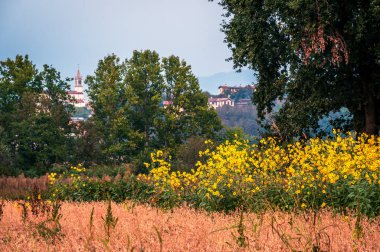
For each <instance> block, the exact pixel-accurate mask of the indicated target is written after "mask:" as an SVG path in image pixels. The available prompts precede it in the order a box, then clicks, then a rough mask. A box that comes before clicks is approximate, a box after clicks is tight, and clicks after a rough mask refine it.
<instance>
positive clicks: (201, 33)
mask: <svg viewBox="0 0 380 252" xmlns="http://www.w3.org/2000/svg"><path fill="white" fill-rule="evenodd" d="M221 14H222V8H221V7H220V6H219V5H218V4H217V3H215V2H213V3H210V2H208V1H207V0H102V1H101V0H61V1H58V0H1V1H0V31H1V32H0V41H1V47H0V58H1V59H2V60H3V59H5V58H7V57H14V56H15V55H16V54H29V55H30V58H31V59H32V60H33V61H34V62H35V63H36V64H37V65H40V64H44V63H47V64H52V65H53V66H54V67H56V68H57V69H58V70H60V71H61V72H62V74H63V75H64V76H65V75H73V74H74V73H75V70H76V67H77V64H80V68H81V69H83V72H86V73H87V74H88V73H91V72H93V70H94V69H95V67H96V64H97V62H98V60H99V59H101V58H103V57H104V56H105V55H107V54H110V53H116V54H117V55H118V56H120V57H122V58H125V57H128V56H130V55H131V52H132V51H133V50H134V49H137V50H141V49H153V50H156V51H157V52H158V53H159V54H160V55H162V56H168V55H170V54H175V55H178V56H180V57H181V58H184V59H185V60H186V61H188V63H190V64H191V65H192V66H193V71H194V73H195V74H196V75H198V76H207V75H212V74H214V73H217V72H225V71H231V70H232V64H231V63H227V62H225V59H226V58H227V57H229V54H230V52H229V50H228V49H227V46H226V44H224V43H223V38H224V35H223V33H222V32H221V31H220V23H221V20H222V17H221Z"/></svg>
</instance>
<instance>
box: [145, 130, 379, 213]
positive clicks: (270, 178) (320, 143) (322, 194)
mask: <svg viewBox="0 0 380 252" xmlns="http://www.w3.org/2000/svg"><path fill="white" fill-rule="evenodd" d="M334 133H335V136H334V137H333V138H332V139H320V138H312V139H310V140H309V141H307V142H301V141H298V142H295V143H290V144H287V145H284V144H283V143H280V142H279V141H277V140H276V139H274V138H264V139H261V140H260V141H259V142H258V143H256V144H253V145H250V144H248V142H247V141H238V140H235V141H233V142H229V141H226V142H225V143H223V144H221V145H219V146H218V147H217V148H216V149H215V150H213V151H211V150H210V149H207V150H205V151H203V152H201V153H200V156H205V157H206V158H207V159H206V161H205V162H203V163H202V162H198V163H197V164H196V167H195V169H192V170H191V172H174V171H171V166H170V158H166V157H165V155H164V153H163V152H162V151H158V152H157V153H155V154H152V156H151V158H152V163H151V164H146V166H147V168H149V169H150V173H149V174H148V175H140V177H139V179H140V180H142V181H145V182H147V183H150V184H152V185H153V186H154V188H155V191H156V192H157V194H158V195H160V197H162V195H163V194H174V195H176V197H177V196H179V197H180V198H181V199H182V200H183V201H185V200H186V201H190V202H194V203H195V204H198V205H199V206H203V205H210V204H211V205H212V204H214V205H215V204H222V203H223V204H229V203H231V202H234V204H236V202H239V204H246V205H250V206H254V205H257V204H259V205H260V204H261V205H262V204H263V202H270V203H274V204H276V205H281V206H283V207H285V208H293V207H296V208H299V209H304V208H321V207H322V208H323V207H325V206H330V207H354V206H355V204H356V203H355V201H357V199H358V197H359V196H358V191H361V192H363V191H367V190H371V191H372V192H373V191H374V192H375V195H377V194H376V193H379V191H380V190H379V188H380V137H375V136H368V135H365V134H361V135H356V134H354V133H347V134H346V135H344V136H343V134H341V133H340V132H334ZM350 195H351V196H350ZM368 195H369V194H368ZM368 195H367V196H368ZM362 196H363V195H362ZM347 197H348V198H350V197H351V199H350V201H347V200H346V199H345V198H347ZM365 197H366V196H365ZM368 197H373V195H372V196H368ZM350 204H351V205H350ZM356 205H357V204H356ZM235 207H239V206H235ZM372 210H373V209H372ZM373 211H380V209H375V210H373Z"/></svg>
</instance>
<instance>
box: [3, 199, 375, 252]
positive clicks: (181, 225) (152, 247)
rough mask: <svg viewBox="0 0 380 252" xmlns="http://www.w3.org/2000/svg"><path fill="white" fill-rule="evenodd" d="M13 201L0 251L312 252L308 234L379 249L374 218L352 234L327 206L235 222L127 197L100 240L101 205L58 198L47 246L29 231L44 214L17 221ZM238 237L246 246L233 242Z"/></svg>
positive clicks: (333, 247)
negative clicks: (56, 228)
mask: <svg viewBox="0 0 380 252" xmlns="http://www.w3.org/2000/svg"><path fill="white" fill-rule="evenodd" d="M16 205H17V204H16V202H10V201H8V202H5V205H4V206H3V208H2V210H3V216H2V220H1V221H0V225H1V228H0V237H1V239H0V251H4V252H6V251H213V252H214V251H215V252H216V251H291V250H292V249H294V250H297V251H312V247H311V244H312V242H313V241H314V242H315V239H318V242H319V244H320V248H321V251H354V250H355V249H356V250H357V251H380V221H379V220H378V219H377V220H374V221H368V220H365V219H363V220H362V223H361V225H362V227H363V234H362V238H360V239H356V238H355V235H354V234H355V231H354V230H355V229H354V226H355V218H353V217H349V216H341V215H336V216H333V215H332V214H331V213H330V212H328V211H327V210H323V211H324V212H322V213H321V215H320V217H319V218H318V219H317V221H316V223H315V226H314V225H313V224H312V220H311V219H308V218H305V217H306V216H311V215H310V214H308V215H306V214H304V215H295V214H286V213H281V212H278V211H275V212H266V213H265V214H263V215H257V214H243V219H242V222H241V224H240V225H239V220H240V219H241V214H239V213H233V214H228V215H226V214H222V213H212V214H210V213H206V212H202V211H198V210H194V209H190V208H188V207H186V206H183V207H181V208H176V209H174V210H173V211H162V210H160V209H157V208H154V207H150V206H145V205H139V204H137V205H135V204H134V203H132V202H127V203H123V204H114V203H112V214H113V216H114V217H117V218H118V221H117V224H116V226H115V228H114V229H111V235H110V239H109V242H107V241H106V240H107V238H106V236H105V231H104V227H103V224H104V221H103V219H102V217H104V216H105V214H106V212H107V203H106V202H102V203H100V202H98V203H63V204H62V207H61V209H60V213H61V214H62V218H61V219H60V224H61V227H62V228H61V231H60V234H63V236H62V238H61V240H60V241H58V240H56V242H55V243H53V242H51V241H48V240H47V239H45V238H43V237H42V236H41V235H39V234H38V232H36V225H37V224H38V223H40V222H42V221H43V220H44V218H46V216H39V217H34V216H33V215H31V214H29V217H28V219H27V220H26V221H25V223H23V221H22V218H21V213H22V209H21V208H20V207H16ZM92 208H94V214H93V228H92V232H91V231H90V230H91V228H90V216H91V211H92ZM239 227H240V236H239V232H238V231H239ZM239 237H240V239H243V240H244V243H245V245H246V247H239V246H238V245H239ZM242 237H243V238H242ZM240 242H241V240H240ZM240 244H241V243H240Z"/></svg>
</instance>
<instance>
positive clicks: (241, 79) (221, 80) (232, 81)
mask: <svg viewBox="0 0 380 252" xmlns="http://www.w3.org/2000/svg"><path fill="white" fill-rule="evenodd" d="M198 79H199V84H200V86H201V89H202V90H203V91H208V92H210V93H211V94H218V93H219V91H218V87H219V86H220V85H223V84H227V85H229V86H234V85H240V84H241V85H248V84H255V83H256V77H255V76H254V72H253V71H252V70H248V69H246V70H242V71H241V72H240V73H237V72H234V71H231V72H224V73H216V74H214V75H211V76H206V77H198Z"/></svg>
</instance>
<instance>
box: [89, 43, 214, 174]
mask: <svg viewBox="0 0 380 252" xmlns="http://www.w3.org/2000/svg"><path fill="white" fill-rule="evenodd" d="M86 83H87V84H88V86H89V96H90V98H91V100H92V103H93V108H94V115H93V117H92V118H91V119H90V122H89V123H91V124H93V125H96V126H95V127H96V128H97V129H98V130H99V133H100V134H97V135H96V136H98V137H99V138H100V139H99V141H97V143H101V144H98V145H97V146H98V147H99V148H100V150H101V155H102V156H103V157H104V159H105V160H107V161H108V162H113V163H121V162H123V161H127V162H130V161H134V163H137V166H138V167H136V165H135V171H138V172H140V171H143V167H140V165H141V163H142V162H138V161H144V160H145V159H146V156H147V155H146V154H147V153H148V157H149V153H150V152H151V150H152V149H155V148H161V147H164V148H168V149H171V150H172V151H173V150H174V149H175V148H176V147H177V146H178V145H180V144H182V143H184V142H185V141H186V139H188V138H189V137H191V136H205V137H213V136H215V134H216V132H217V131H219V130H220V129H221V122H220V119H219V118H218V116H217V114H216V112H215V111H214V110H213V109H210V108H209V107H208V103H207V96H206V95H205V94H203V93H202V92H201V90H200V88H199V83H198V80H197V79H196V78H195V76H194V75H193V73H192V72H191V67H190V66H189V65H187V63H186V62H185V61H183V60H180V59H179V58H178V57H175V56H170V57H168V58H162V59H161V58H160V57H159V55H158V54H157V53H156V52H155V51H150V50H145V51H134V52H133V55H132V56H131V58H130V59H126V60H125V61H124V62H120V59H119V58H118V57H117V56H115V55H109V56H107V57H105V58H104V59H103V60H100V61H99V64H98V68H97V70H96V71H95V74H94V75H93V76H88V78H87V79H86ZM164 101H165V104H164ZM84 136H85V137H86V134H85V135H84ZM94 143H95V142H94Z"/></svg>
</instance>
